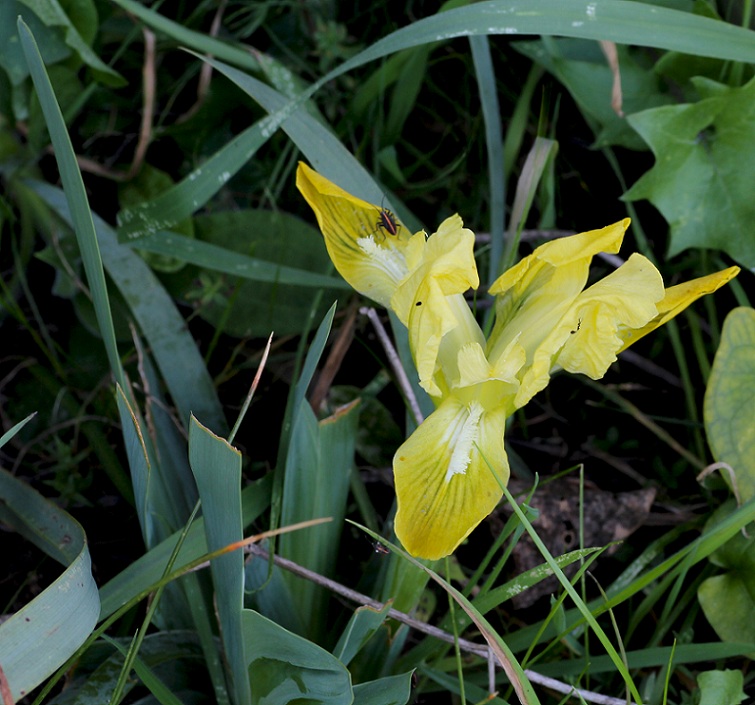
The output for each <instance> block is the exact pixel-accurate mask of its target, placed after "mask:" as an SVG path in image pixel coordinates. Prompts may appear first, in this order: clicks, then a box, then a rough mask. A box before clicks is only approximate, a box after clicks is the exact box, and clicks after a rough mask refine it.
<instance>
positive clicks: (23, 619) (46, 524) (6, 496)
mask: <svg viewBox="0 0 755 705" xmlns="http://www.w3.org/2000/svg"><path fill="white" fill-rule="evenodd" d="M0 521H2V522H3V523H4V524H7V525H9V526H11V527H13V528H14V529H16V530H17V531H18V532H19V533H20V534H21V535H22V536H24V537H25V538H27V539H29V540H30V541H31V542H32V543H34V544H35V545H36V546H37V547H38V548H40V549H41V550H42V551H44V552H45V553H46V554H47V555H49V556H50V557H52V558H54V559H55V560H56V561H58V562H59V563H61V564H62V565H64V566H65V570H64V571H63V574H62V575H61V576H60V577H59V578H58V579H57V580H55V581H54V582H53V583H52V584H51V585H50V586H49V587H47V588H46V589H45V590H44V591H42V593H40V594H39V595H37V597H35V598H34V599H33V600H32V601H31V602H29V603H28V604H27V605H25V606H24V607H23V608H21V609H20V610H19V611H18V612H16V613H15V614H14V615H12V616H11V617H9V618H8V619H7V620H5V621H4V622H3V623H2V624H0V664H2V668H3V673H4V675H5V678H6V679H7V682H8V684H9V687H10V691H11V697H12V698H13V700H14V701H16V700H20V699H21V698H22V697H23V696H24V695H26V694H27V693H29V691H30V690H32V689H33V688H35V687H36V686H38V685H39V684H40V683H41V682H42V681H43V680H44V679H45V678H47V677H48V676H50V675H52V674H53V673H54V672H55V671H56V670H57V669H58V668H59V667H60V666H61V665H62V664H63V663H65V662H66V660H68V658H70V657H71V655H72V654H73V653H75V652H76V650H77V649H78V648H79V647H80V646H81V644H83V643H84V641H85V640H86V638H87V637H88V636H89V634H90V633H91V632H92V630H93V629H94V627H95V625H96V624H97V619H98V617H99V614H100V600H99V595H98V594H97V584H96V583H95V582H94V578H93V576H92V566H91V559H90V557H89V548H88V547H87V544H86V536H85V534H84V530H83V529H82V528H81V526H80V525H79V524H78V523H77V522H76V521H74V519H73V518H72V517H71V516H70V515H69V514H67V513H66V512H64V511H63V510H61V509H59V508H58V507H56V506H55V505H54V504H53V503H52V502H50V501H48V500H46V499H45V498H44V497H42V495H40V494H39V493H37V492H36V491H35V490H33V489H32V488H31V487H28V486H27V485H26V484H24V483H23V482H21V481H20V480H17V479H16V478H15V477H13V475H11V474H10V473H8V472H6V471H5V470H2V469H0Z"/></svg>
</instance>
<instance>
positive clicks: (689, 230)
mask: <svg viewBox="0 0 755 705" xmlns="http://www.w3.org/2000/svg"><path fill="white" fill-rule="evenodd" d="M693 83H694V85H695V88H696V89H697V91H698V93H700V95H701V96H702V99H701V100H700V101H699V102H697V103H691V104H685V105H675V106H665V107H661V108H653V109H651V110H645V111H643V112H641V113H637V114H635V115H630V116H629V118H628V120H629V124H630V125H631V126H632V127H633V128H634V129H635V130H637V132H638V133H639V134H640V136H641V137H642V138H643V139H644V140H645V141H646V142H647V143H648V145H649V146H650V148H651V149H652V151H653V154H654V155H655V166H653V168H652V169H650V171H648V172H647V173H646V174H645V175H643V176H642V177H641V178H640V179H639V181H637V183H635V184H634V186H633V187H632V188H631V189H629V191H627V193H626V194H625V195H624V198H625V199H626V200H628V201H636V200H639V199H642V198H646V199H648V200H650V201H651V202H652V203H653V205H654V206H655V207H656V208H658V210H660V211H661V213H662V214H663V216H664V218H666V220H667V221H668V222H669V225H670V226H671V243H670V246H669V256H673V255H675V254H678V253H679V252H681V251H682V250H685V249H687V248H689V247H710V248H717V249H720V250H723V251H724V252H726V253H728V254H729V255H731V256H732V257H733V258H734V259H735V260H737V261H738V262H739V263H740V264H742V265H744V266H746V267H748V268H752V267H755V233H753V231H752V222H753V220H755V199H753V198H752V184H753V183H755V79H752V80H751V81H750V82H749V83H747V84H746V85H744V86H742V87H741V88H730V87H729V86H725V85H723V84H720V83H716V82H715V81H711V80H710V79H705V78H701V77H698V78H695V79H693Z"/></svg>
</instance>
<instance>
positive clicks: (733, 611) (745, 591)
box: [698, 504, 755, 656]
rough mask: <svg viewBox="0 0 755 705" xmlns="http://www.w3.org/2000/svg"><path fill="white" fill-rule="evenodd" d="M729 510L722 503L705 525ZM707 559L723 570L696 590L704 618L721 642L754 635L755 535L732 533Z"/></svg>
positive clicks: (738, 639) (724, 514) (727, 506)
mask: <svg viewBox="0 0 755 705" xmlns="http://www.w3.org/2000/svg"><path fill="white" fill-rule="evenodd" d="M730 512H731V505H729V504H727V505H724V506H722V507H721V508H720V509H719V510H718V511H717V512H716V513H715V514H714V515H713V516H712V517H711V519H710V522H709V524H714V523H715V522H717V521H720V520H721V518H723V517H725V516H726V515H727V514H729V513H730ZM750 528H752V526H751V527H750ZM710 561H711V563H713V565H715V566H717V567H719V568H724V569H725V570H726V572H724V573H722V574H721V575H716V576H714V577H712V578H707V579H706V580H705V581H704V582H703V583H702V584H701V585H700V588H699V589H698V598H699V600H700V605H701V607H702V608H703V612H705V616H706V618H707V619H708V621H709V622H710V623H711V625H713V628H714V629H715V630H716V634H718V636H719V637H720V638H721V639H722V640H724V641H730V642H736V641H740V640H741V639H742V636H743V635H746V634H755V537H753V536H744V535H743V534H736V535H735V536H733V537H732V538H731V539H729V540H728V541H727V542H726V543H725V544H724V545H723V546H721V547H720V548H718V549H716V551H714V552H713V553H712V554H711V556H710ZM750 655H751V656H752V655H753V654H750Z"/></svg>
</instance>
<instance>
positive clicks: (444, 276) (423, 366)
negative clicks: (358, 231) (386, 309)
mask: <svg viewBox="0 0 755 705" xmlns="http://www.w3.org/2000/svg"><path fill="white" fill-rule="evenodd" d="M417 237H419V235H415V237H414V238H412V241H411V242H410V243H409V246H408V248H407V251H408V254H407V263H408V266H409V268H410V269H411V270H412V271H411V274H410V275H409V276H407V277H406V279H405V280H404V281H402V282H401V284H400V285H399V287H398V288H397V290H396V293H395V294H394V296H393V297H392V299H391V308H392V309H393V311H394V312H395V313H396V315H397V316H398V318H399V320H400V321H401V322H402V323H403V324H404V325H405V326H407V328H408V329H409V344H410V346H411V350H412V356H413V358H414V362H415V364H416V366H417V372H418V373H419V380H420V384H421V385H422V387H423V388H424V389H425V391H427V393H428V394H430V396H432V397H434V398H439V397H440V396H442V394H443V393H445V391H447V389H448V386H449V384H450V383H451V382H452V380H453V378H455V377H456V376H458V373H457V372H456V354H457V351H458V349H459V347H460V346H462V345H464V344H466V343H468V342H473V341H475V342H479V343H483V342H484V336H483V334H482V331H481V330H480V326H479V324H478V323H477V321H476V320H475V318H474V316H473V315H472V312H471V311H470V310H469V305H468V304H467V303H466V301H465V300H464V297H463V295H462V294H463V292H465V291H466V290H467V289H469V288H470V287H471V288H477V286H479V277H478V274H477V266H476V264H475V260H474V251H473V247H474V233H472V231H471V230H467V229H466V228H464V227H462V220H461V218H460V217H459V216H458V215H454V216H451V217H450V218H447V219H446V220H445V221H444V222H443V223H442V224H441V226H440V227H439V228H438V232H436V233H434V234H433V235H431V236H430V238H429V239H428V240H427V242H426V243H425V242H424V238H423V243H422V244H424V247H420V246H419V244H418V243H416V242H415V239H416V238H417Z"/></svg>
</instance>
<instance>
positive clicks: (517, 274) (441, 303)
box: [296, 164, 739, 559]
mask: <svg viewBox="0 0 755 705" xmlns="http://www.w3.org/2000/svg"><path fill="white" fill-rule="evenodd" d="M296 184H297V187H298V188H299V190H300V191H301V193H302V195H303V196H304V198H305V199H306V200H307V202H308V203H309V205H310V206H311V207H312V209H313V210H314V212H315V215H316V216H317V221H318V224H319V226H320V230H321V231H322V233H323V235H324V236H325V245H326V247H327V249H328V253H329V254H330V257H331V259H332V260H333V263H334V264H335V266H336V268H337V269H338V271H339V272H340V273H341V275H342V276H343V278H344V279H345V280H346V281H347V282H348V283H349V284H351V286H353V287H354V289H356V290H357V291H358V292H360V293H362V294H364V295H365V296H368V297H370V298H371V299H373V300H375V301H377V302H378V303H380V304H382V305H383V306H386V307H388V308H390V309H392V310H393V311H394V313H395V314H396V316H397V317H398V318H399V320H400V321H401V322H402V323H403V324H404V325H405V326H406V327H407V328H408V331H409V342H410V346H411V351H412V356H413V358H414V361H415V364H416V367H417V372H418V374H419V383H420V385H421V386H422V387H423V388H424V389H425V390H426V391H427V393H428V394H429V395H430V397H431V398H432V400H433V402H434V404H435V407H436V408H435V411H434V412H433V413H432V414H431V415H430V416H429V417H428V418H427V419H425V421H424V422H423V423H422V424H420V426H419V427H418V428H417V429H416V430H415V431H414V433H413V434H412V435H411V436H410V437H409V438H408V439H407V440H406V441H405V442H404V443H403V445H401V447H400V448H399V449H398V450H397V451H396V455H395V456H394V459H393V471H394V477H395V483H396V497H397V502H398V510H397V513H396V520H395V530H396V535H397V536H398V538H399V539H400V541H401V543H402V544H403V545H404V547H405V548H406V550H407V551H409V553H411V554H413V555H415V556H419V557H422V558H429V559H437V558H442V557H443V556H447V555H449V554H450V553H452V552H453V551H454V549H455V548H456V547H457V546H458V545H459V544H460V543H461V542H462V541H463V540H464V539H465V538H466V537H467V536H468V535H469V533H470V532H471V531H472V530H473V529H474V528H475V527H476V526H477V525H478V524H479V523H480V522H481V521H482V520H483V519H484V518H485V517H486V516H487V515H488V514H489V513H490V512H491V511H492V510H493V509H494V508H495V506H496V505H497V504H498V502H499V501H500V499H501V496H502V492H501V488H500V485H499V479H500V480H501V481H502V482H504V483H505V482H506V481H507V480H508V477H509V466H508V460H507V458H506V451H505V450H504V445H503V432H504V427H505V423H506V418H507V417H508V416H510V415H511V414H512V413H513V412H514V411H515V410H516V409H519V408H520V407H522V406H524V404H526V403H527V402H528V401H529V400H530V399H531V398H532V397H533V396H534V395H535V394H537V392H539V391H540V390H542V389H543V388H545V387H546V386H547V384H548V381H549V379H550V376H551V374H553V373H554V372H556V371H558V370H561V369H564V370H567V371H569V372H581V373H583V374H586V375H588V376H589V377H591V378H592V379H598V378H600V377H602V376H603V375H604V374H605V372H606V370H607V369H608V367H609V365H610V364H611V363H612V362H613V361H614V360H616V355H617V353H619V352H620V351H621V350H623V349H625V348H626V347H628V346H629V345H631V344H632V343H633V342H635V341H636V340H638V339H639V338H640V337H642V336H644V335H646V334H647V333H649V332H650V331H652V330H654V329H655V328H657V327H658V326H660V325H662V324H663V323H665V322H666V321H668V320H670V319H671V318H673V317H674V316H675V315H676V314H677V313H679V312H680V311H682V310H683V309H684V308H686V307H687V306H688V305H689V304H690V303H692V302H693V301H694V300H695V299H697V298H699V297H700V296H703V295H704V294H709V293H711V292H713V291H715V290H716V289H718V288H719V287H721V286H723V285H724V284H725V283H726V282H728V281H729V280H730V279H731V278H732V277H734V276H736V274H737V272H738V271H739V268H738V267H730V268H729V269H725V270H723V271H721V272H718V273H716V274H712V275H710V276H707V277H702V278H700V279H695V280H693V281H691V282H687V283H685V284H681V285H679V286H675V287H671V288H669V289H665V288H664V286H663V280H662V278H661V275H660V273H659V272H658V270H657V269H656V268H655V267H654V266H653V264H652V263H651V262H650V261H649V260H648V259H647V258H646V257H643V256H642V255H639V254H633V255H631V257H630V258H629V259H628V260H627V261H626V263H625V264H623V265H622V266H621V267H619V268H618V269H617V270H616V271H614V272H613V273H611V274H609V275H608V276H607V277H605V278H604V279H602V280H601V281H599V282H597V283H596V284H593V285H592V286H590V287H588V288H587V289H585V288H584V287H585V284H586V283H587V278H588V274H589V268H590V263H591V261H592V258H593V257H594V256H595V255H596V254H598V253H599V252H609V253H616V252H618V251H619V247H620V246H621V241H622V239H623V237H624V232H625V231H626V229H627V227H628V226H629V220H628V219H625V220H623V221H621V222H619V223H615V224H614V225H609V226H608V227H605V228H602V229H600V230H592V231H590V232H585V233H580V234H578V235H573V236H571V237H565V238H562V239H559V240H554V241H552V242H548V243H546V244H544V245H541V246H540V247H538V248H537V249H536V250H535V251H534V252H533V253H532V254H531V255H529V256H528V257H525V258H524V259H522V260H521V261H520V262H519V263H518V264H517V265H515V266H514V267H512V268H511V269H509V270H508V271H507V272H505V273H504V274H503V275H502V276H501V277H499V278H498V279H497V280H496V281H495V282H494V284H493V286H492V287H491V289H490V293H491V294H494V295H495V297H496V304H495V314H496V317H495V324H494V326H493V329H492V331H491V333H490V336H489V338H488V339H487V340H486V339H485V336H484V334H483V332H482V330H481V329H480V326H479V324H478V323H477V321H476V320H475V318H474V316H473V315H472V312H471V311H470V308H469V306H468V304H467V302H466V301H465V299H464V292H466V291H467V290H468V289H470V288H471V289H476V288H477V287H478V286H479V277H478V275H477V267H476V265H475V259H474V251H473V247H474V234H473V233H472V231H471V230H468V229H466V228H464V227H463V223H462V220H461V218H460V217H459V216H458V215H453V216H451V217H450V218H447V219H446V220H444V221H443V223H441V225H440V227H439V228H438V230H437V232H435V233H433V234H432V235H431V236H429V237H427V236H426V234H425V232H424V231H420V232H418V233H410V232H409V231H408V230H407V229H406V227H405V226H403V225H401V224H400V223H399V222H398V221H397V220H395V219H394V218H393V215H392V214H389V213H388V212H387V211H384V210H382V209H381V208H378V207H377V206H375V205H373V204H371V203H367V202H366V201H363V200H361V199H359V198H355V197H354V196H352V195H350V194H349V193H347V192H346V191H344V190H343V189H341V188H339V187H338V186H336V185H335V184H333V183H332V182H330V181H329V180H328V179H326V178H325V177H323V176H321V175H320V174H318V173H317V172H315V171H313V170H312V169H310V168H309V167H308V166H306V165H305V164H300V165H299V169H298V172H297V177H296ZM491 467H492V470H493V471H494V472H495V474H496V475H497V476H498V479H496V477H495V476H494V473H493V471H491Z"/></svg>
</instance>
